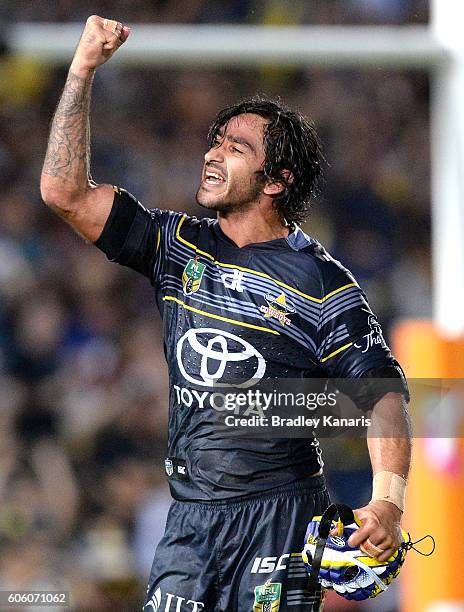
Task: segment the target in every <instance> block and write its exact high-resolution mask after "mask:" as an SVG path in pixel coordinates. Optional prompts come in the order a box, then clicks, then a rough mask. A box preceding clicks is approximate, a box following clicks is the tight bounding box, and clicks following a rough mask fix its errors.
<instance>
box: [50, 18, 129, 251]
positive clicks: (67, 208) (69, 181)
mask: <svg viewBox="0 0 464 612" xmlns="http://www.w3.org/2000/svg"><path fill="white" fill-rule="evenodd" d="M113 30H114V32H113ZM129 32H130V30H129V28H128V27H127V26H122V25H121V24H120V23H116V22H115V21H112V20H104V19H102V18H101V17H98V16H96V15H93V16H92V17H89V19H88V20H87V23H86V26H85V28H84V31H83V33H82V36H81V39H80V41H79V44H78V46H77V49H76V52H75V54H74V58H73V61H72V64H71V68H70V70H69V74H68V78H67V81H66V85H65V87H64V90H63V94H62V96H61V99H60V101H59V103H58V107H57V109H56V112H55V116H54V117H53V121H52V125H51V129H50V136H49V140H48V147H47V153H46V156H45V162H44V165H43V169H42V176H41V182H40V189H41V193H42V198H43V200H44V202H45V203H46V204H48V206H50V207H51V208H52V209H53V210H54V211H55V212H56V213H57V214H58V215H60V216H61V217H63V218H64V219H65V220H66V221H67V222H68V223H70V225H72V226H73V227H74V229H75V230H76V231H77V232H79V233H80V234H81V235H82V236H84V238H87V239H88V240H91V241H92V242H95V241H96V240H97V239H98V238H99V236H100V234H101V232H102V230H103V227H104V225H105V222H106V220H107V218H108V215H109V213H110V210H111V206H112V203H113V189H112V187H111V185H96V184H95V183H94V182H93V181H92V179H91V176H90V125H89V112H90V97H91V89H92V81H93V76H94V73H95V70H96V68H98V66H100V65H101V64H103V63H104V62H106V61H107V60H108V59H109V58H110V57H111V56H112V55H113V53H114V52H115V51H116V50H117V49H118V48H119V47H120V46H121V45H122V44H123V42H125V41H126V40H127V38H128V36H129Z"/></svg>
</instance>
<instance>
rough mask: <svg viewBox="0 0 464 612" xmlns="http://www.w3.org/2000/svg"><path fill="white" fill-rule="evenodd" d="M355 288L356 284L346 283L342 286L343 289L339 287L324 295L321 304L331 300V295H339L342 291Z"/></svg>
mask: <svg viewBox="0 0 464 612" xmlns="http://www.w3.org/2000/svg"><path fill="white" fill-rule="evenodd" d="M357 286H358V285H357V284H356V283H348V285H343V287H339V288H338V289H335V290H334V291H331V292H330V293H328V294H327V295H324V297H323V298H322V300H321V302H325V301H326V300H328V299H329V298H331V297H332V296H333V295H335V294H336V293H340V291H343V290H344V289H349V288H350V287H357Z"/></svg>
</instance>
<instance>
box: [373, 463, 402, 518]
mask: <svg viewBox="0 0 464 612" xmlns="http://www.w3.org/2000/svg"><path fill="white" fill-rule="evenodd" d="M405 497H406V480H405V479H404V478H403V477H402V476H400V475H399V474H395V472H386V471H385V472H377V474H375V476H374V480H373V482H372V499H371V501H379V500H384V501H388V502H391V503H392V504H395V506H396V507H397V508H399V509H400V510H401V512H404V505H405Z"/></svg>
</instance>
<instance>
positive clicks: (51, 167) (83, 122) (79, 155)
mask: <svg viewBox="0 0 464 612" xmlns="http://www.w3.org/2000/svg"><path fill="white" fill-rule="evenodd" d="M92 80H93V74H92V75H91V76H89V77H87V78H82V77H78V76H76V75H75V74H73V73H72V72H69V75H68V78H67V81H66V85H65V87H64V90H63V94H62V96H61V99H60V101H59V103H58V107H57V109H56V112H55V116H54V117H53V121H52V126H51V129H50V136H49V139H48V146H47V153H46V155H45V162H44V166H43V174H48V175H49V176H53V177H55V178H58V179H61V180H63V181H66V182H68V183H70V184H71V186H72V187H75V188H77V189H78V188H85V187H87V185H88V181H89V179H90V175H89V170H90V122H89V113H90V93H91V88H92Z"/></svg>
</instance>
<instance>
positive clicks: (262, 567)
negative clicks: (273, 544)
mask: <svg viewBox="0 0 464 612" xmlns="http://www.w3.org/2000/svg"><path fill="white" fill-rule="evenodd" d="M289 557H290V553H285V554H284V555H281V556H280V557H256V559H255V560H254V563H253V567H252V568H251V573H252V574H271V573H272V572H277V571H279V570H285V569H287V565H286V564H285V561H286V560H287V559H288V558H289Z"/></svg>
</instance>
